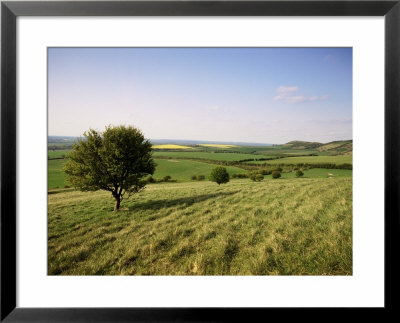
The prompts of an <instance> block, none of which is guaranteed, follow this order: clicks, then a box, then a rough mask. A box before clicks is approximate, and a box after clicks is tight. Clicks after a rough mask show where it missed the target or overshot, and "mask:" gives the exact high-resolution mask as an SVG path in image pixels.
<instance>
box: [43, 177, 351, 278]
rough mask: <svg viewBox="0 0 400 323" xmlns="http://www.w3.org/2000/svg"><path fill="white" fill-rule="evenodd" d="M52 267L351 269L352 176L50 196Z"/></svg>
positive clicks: (73, 270) (115, 270) (216, 271)
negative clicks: (131, 194)
mask: <svg viewBox="0 0 400 323" xmlns="http://www.w3.org/2000/svg"><path fill="white" fill-rule="evenodd" d="M48 206H49V217H48V260H49V261H48V264H49V265H48V273H49V274H50V275H54V274H64V275H142V274H143V275H351V274H352V180H351V178H333V179H307V178H302V179H279V180H264V181H263V182H259V183H254V182H250V181H249V180H247V179H246V180H236V181H232V182H230V183H228V184H225V185H221V186H218V185H216V184H215V183H211V182H193V183H172V184H155V185H149V186H148V187H147V188H146V190H145V191H144V192H142V193H140V195H137V196H136V197H135V198H132V199H130V200H126V201H123V204H122V207H125V208H127V210H125V211H120V212H119V213H118V216H116V214H114V213H113V212H111V210H112V207H113V201H112V200H111V196H110V195H109V194H108V193H106V192H95V193H81V192H66V193H59V194H49V203H48Z"/></svg>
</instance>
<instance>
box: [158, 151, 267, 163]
mask: <svg viewBox="0 0 400 323" xmlns="http://www.w3.org/2000/svg"><path fill="white" fill-rule="evenodd" d="M153 156H154V157H155V158H160V157H164V158H168V157H171V158H201V159H211V160H226V161H239V160H243V159H257V158H267V157H268V156H266V155H256V154H240V153H218V152H204V151H193V152H191V151H190V152H179V151H165V152H164V151H155V152H154V153H153Z"/></svg>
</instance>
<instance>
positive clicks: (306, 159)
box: [251, 155, 353, 165]
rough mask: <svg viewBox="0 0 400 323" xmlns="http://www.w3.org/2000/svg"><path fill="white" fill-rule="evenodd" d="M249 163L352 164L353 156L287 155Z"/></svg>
mask: <svg viewBox="0 0 400 323" xmlns="http://www.w3.org/2000/svg"><path fill="white" fill-rule="evenodd" d="M251 163H258V164H263V163H267V164H271V165H274V164H316V163H320V164H323V163H332V164H337V165H339V164H352V163H353V156H351V155H350V156H347V155H340V156H323V155H322V156H301V157H297V156H294V157H287V158H279V159H273V160H264V161H254V162H253V161H252V162H251Z"/></svg>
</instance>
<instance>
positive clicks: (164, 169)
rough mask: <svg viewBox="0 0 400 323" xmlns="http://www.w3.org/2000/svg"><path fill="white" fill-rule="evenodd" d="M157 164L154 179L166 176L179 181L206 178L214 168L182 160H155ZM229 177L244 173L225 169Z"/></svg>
mask: <svg viewBox="0 0 400 323" xmlns="http://www.w3.org/2000/svg"><path fill="white" fill-rule="evenodd" d="M154 161H155V162H156V164H157V167H156V171H155V173H154V175H153V177H154V178H163V177H164V176H166V175H169V176H171V177H172V179H177V180H179V181H189V180H190V177H191V176H192V175H204V176H205V177H206V178H207V177H208V175H209V174H210V173H211V170H212V169H213V168H215V167H216V165H213V164H207V163H201V162H196V161H192V160H184V159H155V160H154ZM225 168H226V170H227V171H228V173H229V175H232V174H238V173H245V172H246V171H245V170H244V169H241V168H238V167H232V166H227V167H225Z"/></svg>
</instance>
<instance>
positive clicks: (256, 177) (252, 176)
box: [249, 171, 264, 182]
mask: <svg viewBox="0 0 400 323" xmlns="http://www.w3.org/2000/svg"><path fill="white" fill-rule="evenodd" d="M249 178H250V179H251V180H252V181H254V182H260V181H262V180H263V179H264V175H262V174H260V173H259V172H256V171H255V172H251V173H249Z"/></svg>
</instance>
